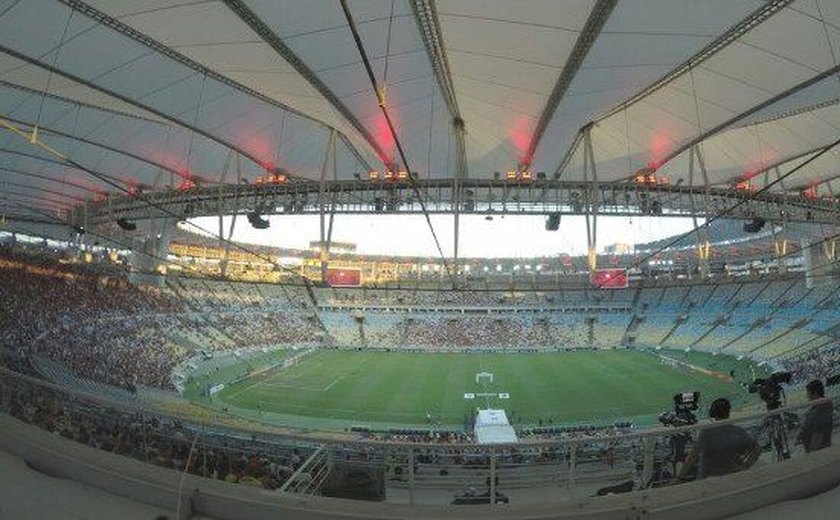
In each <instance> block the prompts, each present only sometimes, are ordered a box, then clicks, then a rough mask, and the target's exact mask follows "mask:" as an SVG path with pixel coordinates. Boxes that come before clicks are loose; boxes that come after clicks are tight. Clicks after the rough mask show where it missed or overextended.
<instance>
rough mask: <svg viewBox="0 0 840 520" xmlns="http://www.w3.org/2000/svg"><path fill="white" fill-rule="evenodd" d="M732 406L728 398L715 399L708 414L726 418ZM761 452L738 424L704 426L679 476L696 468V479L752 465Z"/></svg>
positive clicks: (688, 473)
mask: <svg viewBox="0 0 840 520" xmlns="http://www.w3.org/2000/svg"><path fill="white" fill-rule="evenodd" d="M731 410H732V405H731V404H730V403H729V400H727V399H724V398H720V399H715V401H714V402H713V403H712V405H711V406H710V407H709V418H711V419H712V420H713V421H724V420H726V419H729V412H730V411H731ZM760 453H761V449H760V447H759V446H758V443H757V442H756V440H755V439H753V438H752V437H751V436H750V435H749V434H748V433H747V432H746V431H744V429H743V428H741V427H740V426H735V425H734V424H723V425H720V426H713V427H710V428H706V429H703V430H701V431H700V435H699V436H698V437H697V442H695V443H694V447H693V448H692V449H691V452H690V453H689V454H688V457H686V460H685V464H684V465H683V468H682V471H681V472H680V478H686V477H687V476H688V475H691V474H692V473H693V472H694V471H695V470H696V472H697V478H698V479H704V478H706V477H717V476H720V475H727V474H729V473H735V472H738V471H742V470H745V469H747V468H749V467H750V466H752V465H753V464H754V463H755V461H756V460H758V456H759V455H760Z"/></svg>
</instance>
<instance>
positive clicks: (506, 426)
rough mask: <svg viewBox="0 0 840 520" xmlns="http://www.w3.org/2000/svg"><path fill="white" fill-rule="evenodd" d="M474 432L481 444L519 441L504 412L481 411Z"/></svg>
mask: <svg viewBox="0 0 840 520" xmlns="http://www.w3.org/2000/svg"><path fill="white" fill-rule="evenodd" d="M473 431H474V433H475V440H476V442H478V443H479V444H502V443H510V442H517V441H518V440H519V439H518V438H517V436H516V432H515V431H514V430H513V427H512V426H511V425H510V423H509V422H508V418H507V414H505V411H504V410H479V411H478V416H477V417H476V419H475V428H474V430H473Z"/></svg>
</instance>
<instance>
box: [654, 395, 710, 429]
mask: <svg viewBox="0 0 840 520" xmlns="http://www.w3.org/2000/svg"><path fill="white" fill-rule="evenodd" d="M699 406H700V392H697V391H694V392H680V393H678V394H674V411H673V412H672V411H670V410H667V411H664V412H662V413H661V414H659V422H661V423H662V425H663V426H689V425H692V424H695V423H696V422H697V416H696V415H694V412H696V411H697V408H698V407H699Z"/></svg>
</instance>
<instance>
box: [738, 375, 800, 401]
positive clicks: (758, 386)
mask: <svg viewBox="0 0 840 520" xmlns="http://www.w3.org/2000/svg"><path fill="white" fill-rule="evenodd" d="M790 379H791V374H790V372H774V373H772V374H770V375H769V376H768V377H767V378H766V379H761V378H759V379H756V380H755V381H753V382H752V383H750V384H749V386H747V390H748V391H749V393H751V394H758V396H759V397H761V400H762V401H764V404H765V405H767V410H768V411H770V410H776V409H777V408H779V407H781V406H782V401H783V400H784V390H783V389H782V385H783V384H785V385H786V384H790Z"/></svg>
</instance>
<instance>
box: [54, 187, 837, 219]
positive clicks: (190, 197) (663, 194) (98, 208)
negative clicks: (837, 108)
mask: <svg viewBox="0 0 840 520" xmlns="http://www.w3.org/2000/svg"><path fill="white" fill-rule="evenodd" d="M417 184H418V188H419V193H420V194H421V196H422V197H423V198H424V201H425V203H426V207H427V209H428V211H429V212H430V213H437V214H452V213H454V212H455V211H459V212H460V213H461V214H479V215H485V216H488V217H489V216H493V215H548V214H550V213H559V214H561V215H593V214H597V215H598V216H610V215H614V216H643V215H655V216H663V217H668V216H682V217H687V216H695V217H700V218H709V217H717V216H721V215H725V216H726V218H735V219H753V218H761V219H764V220H766V221H768V222H811V223H822V224H832V225H834V224H837V223H838V221H840V204H838V203H837V202H836V201H834V200H833V199H819V198H818V199H809V198H806V197H803V196H799V195H790V194H784V193H770V192H759V193H752V192H748V191H737V190H734V189H732V188H729V187H725V188H722V187H701V186H693V187H692V186H682V185H681V186H646V185H640V184H636V183H632V182H620V183H619V182H613V183H603V182H602V183H598V184H596V185H593V183H591V182H570V181H559V180H535V181H533V182H531V183H510V182H506V181H505V180H491V179H457V180H456V179H434V180H418V181H417ZM458 190H460V193H458ZM415 196H416V195H415V192H414V190H413V189H412V187H411V186H410V185H409V184H408V183H402V182H398V183H394V182H387V181H384V182H369V181H365V180H349V181H347V180H332V181H327V180H324V182H323V183H301V184H262V185H251V184H223V185H212V186H201V187H195V188H191V189H188V190H185V191H176V190H167V191H156V192H145V193H143V194H142V196H130V195H113V194H112V195H109V196H108V197H106V198H105V199H104V200H100V201H97V202H92V201H88V202H85V203H83V204H81V205H78V206H76V207H75V208H74V209H73V211H72V212H71V213H70V215H69V219H70V221H71V222H70V223H71V224H73V225H80V226H87V225H96V224H102V223H108V222H113V221H115V220H117V219H119V218H124V219H127V220H148V219H153V218H163V217H172V216H173V215H176V216H179V217H181V218H183V219H186V218H190V217H198V216H214V215H235V214H245V213H251V212H256V213H258V214H260V215H272V214H313V215H318V214H321V212H322V211H326V212H329V213H332V214H421V213H422V210H421V208H420V204H419V203H418V201H417V200H416V198H415ZM698 200H702V201H703V203H702V204H698V203H697V201H698Z"/></svg>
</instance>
